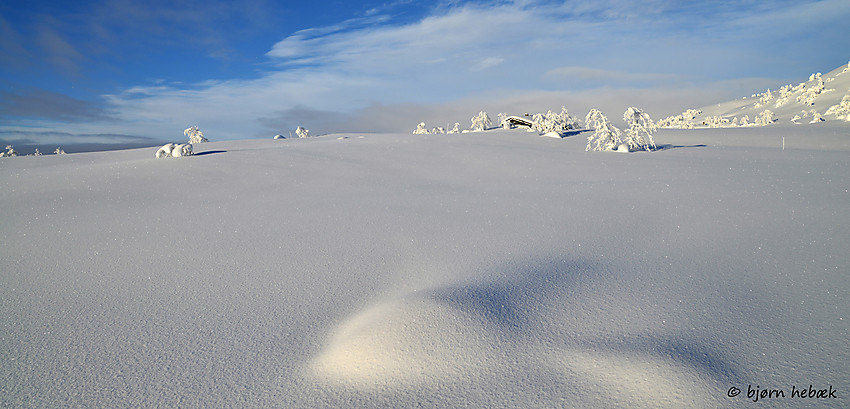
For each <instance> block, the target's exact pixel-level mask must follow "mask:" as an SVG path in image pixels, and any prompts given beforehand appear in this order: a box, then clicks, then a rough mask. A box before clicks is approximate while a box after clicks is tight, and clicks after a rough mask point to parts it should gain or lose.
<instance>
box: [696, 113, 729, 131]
mask: <svg viewBox="0 0 850 409" xmlns="http://www.w3.org/2000/svg"><path fill="white" fill-rule="evenodd" d="M702 124H703V125H705V126H707V127H709V128H726V127H727V126H729V120H728V119H726V118H722V117H719V116H717V115H715V116H707V117H705V119H703V121H702Z"/></svg>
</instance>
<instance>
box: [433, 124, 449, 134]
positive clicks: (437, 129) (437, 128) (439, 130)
mask: <svg viewBox="0 0 850 409" xmlns="http://www.w3.org/2000/svg"><path fill="white" fill-rule="evenodd" d="M431 133H432V134H435V135H436V134H441V133H446V130H445V129H443V127H441V126H435V127H434V128H432V129H431Z"/></svg>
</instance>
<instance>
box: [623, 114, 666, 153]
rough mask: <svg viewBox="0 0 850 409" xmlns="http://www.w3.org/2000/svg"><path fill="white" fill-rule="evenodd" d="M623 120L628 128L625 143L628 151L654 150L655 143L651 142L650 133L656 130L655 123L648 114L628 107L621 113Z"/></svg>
mask: <svg viewBox="0 0 850 409" xmlns="http://www.w3.org/2000/svg"><path fill="white" fill-rule="evenodd" d="M623 120H624V121H626V124H627V125H628V126H629V127H628V129H626V137H625V142H626V143H627V144H628V145H629V150H631V151H635V150H647V151H648V150H650V148H652V149H655V141H653V140H652V133H653V132H655V131H656V130H657V129H658V128H656V127H655V122H652V118H650V117H649V114H648V113H646V112H643V111H641V110H640V109H637V108H635V107H630V108H629V109H627V110H626V112H624V113H623Z"/></svg>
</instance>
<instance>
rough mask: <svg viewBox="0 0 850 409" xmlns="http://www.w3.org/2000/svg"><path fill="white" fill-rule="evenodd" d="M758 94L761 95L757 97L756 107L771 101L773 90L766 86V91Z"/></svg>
mask: <svg viewBox="0 0 850 409" xmlns="http://www.w3.org/2000/svg"><path fill="white" fill-rule="evenodd" d="M760 95H761V97H760V98H759V102H758V103H757V104H756V105H755V107H756V108H758V107H760V106H762V105H767V103H769V102H770V101H773V92H771V91H770V88H768V89H767V91H766V92H764V93H763V94H760Z"/></svg>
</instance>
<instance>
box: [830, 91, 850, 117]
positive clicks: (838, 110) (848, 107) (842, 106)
mask: <svg viewBox="0 0 850 409" xmlns="http://www.w3.org/2000/svg"><path fill="white" fill-rule="evenodd" d="M826 115H835V118H836V119H843V120H845V121H850V95H845V96H844V98H842V99H841V102H840V103H838V104H836V105H833V106H831V107H829V109H827V110H826Z"/></svg>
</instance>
